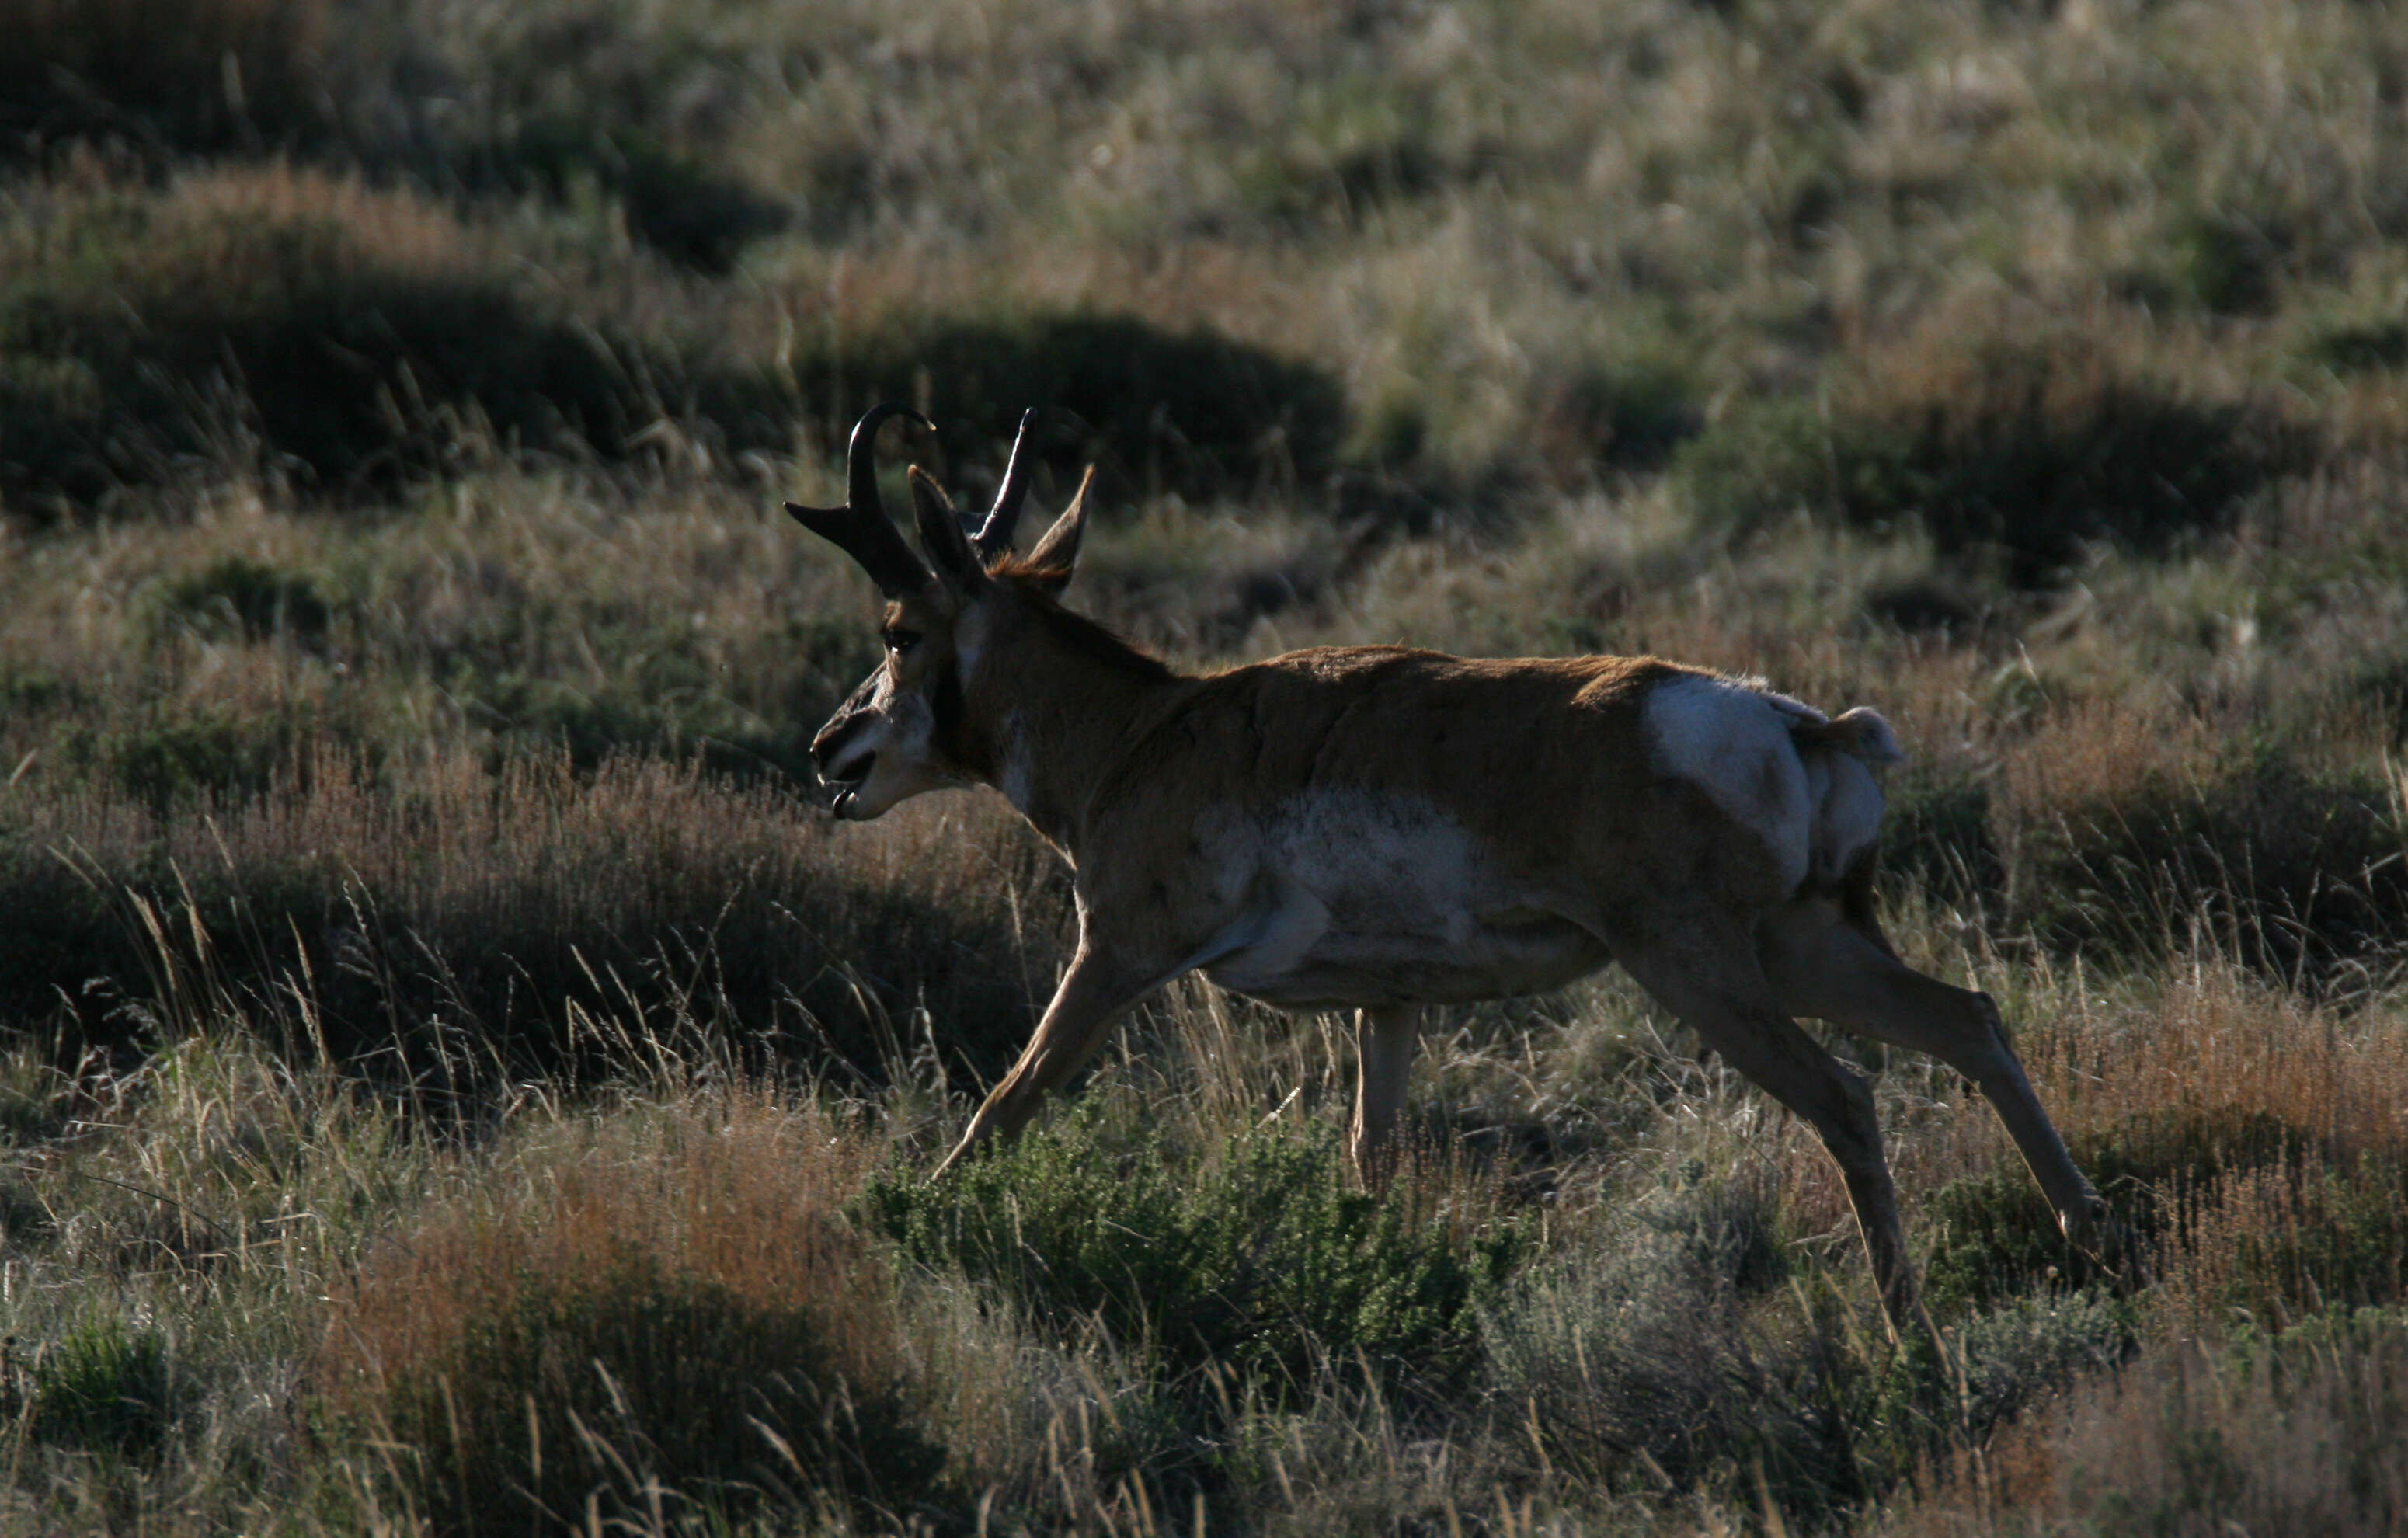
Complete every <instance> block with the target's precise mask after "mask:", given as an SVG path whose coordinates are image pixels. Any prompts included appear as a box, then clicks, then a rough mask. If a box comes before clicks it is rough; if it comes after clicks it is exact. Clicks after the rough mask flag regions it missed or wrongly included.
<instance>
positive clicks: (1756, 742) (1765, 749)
mask: <svg viewBox="0 0 2408 1538" xmlns="http://www.w3.org/2000/svg"><path fill="white" fill-rule="evenodd" d="M1800 717H1803V718H1805V719H1807V720H1810V721H1813V722H1820V721H1822V720H1823V719H1824V717H1823V715H1822V712H1818V711H1815V710H1813V708H1811V707H1809V706H1805V705H1801V704H1799V702H1798V701H1796V700H1794V699H1791V698H1788V697H1786V696H1783V695H1776V694H1773V693H1771V692H1770V691H1768V690H1763V689H1758V688H1755V687H1752V686H1750V685H1749V684H1748V683H1742V682H1740V681H1738V680H1734V679H1724V678H1713V677H1709V676H1707V675H1705V674H1701V673H1692V674H1688V675H1686V676H1684V677H1681V678H1675V679H1670V680H1668V681H1666V682H1665V683H1658V684H1656V686H1655V688H1653V689H1652V690H1650V691H1649V692H1648V695H1647V707H1646V722H1647V736H1648V745H1649V747H1650V749H1651V750H1652V751H1653V753H1654V755H1655V760H1656V768H1658V769H1661V770H1662V771H1663V772H1665V773H1667V774H1670V775H1671V776H1673V777H1674V778H1676V779H1681V780H1686V781H1687V782H1689V783H1691V784H1693V785H1695V786H1697V787H1698V788H1699V790H1702V791H1704V792H1705V793H1706V796H1707V798H1709V799H1711V800H1712V801H1713V803H1714V805H1716V806H1718V807H1720V808H1721V809H1722V810H1723V811H1724V812H1727V814H1728V815H1729V816H1730V817H1731V819H1732V820H1733V821H1735V822H1737V823H1738V824H1739V825H1740V826H1742V827H1745V828H1747V829H1749V830H1750V831H1752V832H1753V833H1755V834H1756V837H1758V838H1760V839H1762V840H1763V841H1764V842H1765V846H1766V847H1767V848H1769V849H1770V850H1771V852H1772V855H1773V858H1774V859H1775V860H1777V861H1779V862H1780V866H1781V875H1782V882H1783V884H1784V885H1785V886H1788V887H1792V888H1794V887H1796V886H1797V885H1798V884H1799V883H1800V882H1803V881H1804V880H1805V879H1806V871H1807V861H1808V848H1809V844H1810V841H1811V840H1810V819H1811V807H1812V802H1811V800H1810V798H1809V790H1808V785H1807V781H1806V769H1805V766H1804V764H1803V763H1801V762H1800V761H1799V754H1798V749H1797V747H1796V745H1795V744H1793V743H1792V742H1791V741H1790V740H1789V728H1790V726H1791V724H1792V722H1793V721H1795V720H1797V719H1799V718H1800Z"/></svg>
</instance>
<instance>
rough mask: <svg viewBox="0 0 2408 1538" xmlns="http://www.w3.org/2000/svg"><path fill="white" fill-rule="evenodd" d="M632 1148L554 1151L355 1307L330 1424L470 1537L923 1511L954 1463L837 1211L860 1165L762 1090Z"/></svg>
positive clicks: (433, 1218) (359, 1295)
mask: <svg viewBox="0 0 2408 1538" xmlns="http://www.w3.org/2000/svg"><path fill="white" fill-rule="evenodd" d="M615 1131H616V1135H615V1136H612V1135H610V1134H609V1133H608V1132H606V1133H605V1135H604V1137H603V1139H602V1140H601V1141H600V1142H599V1143H596V1142H595V1141H594V1140H592V1139H590V1138H584V1137H579V1136H577V1135H575V1134H570V1135H569V1136H568V1137H567V1138H566V1143H564V1145H562V1146H558V1147H554V1148H552V1149H549V1150H542V1151H535V1152H532V1153H531V1154H530V1156H529V1157H528V1160H527V1164H526V1167H525V1168H524V1170H523V1174H522V1175H521V1177H520V1179H519V1180H517V1181H504V1182H502V1183H500V1185H501V1188H500V1189H498V1190H495V1189H489V1190H488V1191H487V1192H485V1193H483V1194H482V1196H481V1198H480V1197H479V1196H469V1195H464V1197H463V1198H462V1199H460V1200H457V1201H455V1202H453V1203H450V1204H446V1205H442V1206H438V1207H437V1208H436V1209H435V1210H433V1211H431V1212H429V1213H427V1214H425V1215H423V1218H422V1219H421V1221H420V1222H419V1223H418V1225H417V1226H416V1228H415V1229H414V1230H413V1231H412V1232H411V1233H410V1234H409V1237H408V1238H407V1240H406V1241H401V1242H396V1243H394V1244H392V1245H390V1246H388V1247H385V1248H383V1249H381V1250H380V1251H379V1252H376V1253H373V1254H371V1255H370V1256H368V1257H367V1258H365V1259H364V1260H363V1262H362V1263H361V1265H360V1267H359V1269H358V1270H357V1272H354V1273H353V1274H352V1275H351V1276H350V1277H348V1278H346V1279H345V1280H344V1281H343V1282H342V1283H340V1284H339V1285H338V1286H337V1288H336V1292H335V1297H334V1300H333V1303H332V1311H331V1315H330V1321H329V1324H328V1327H327V1332H326V1336H325V1340H324V1344H323V1346H322V1350H321V1352H320V1356H319V1360H318V1363H317V1366H316V1368H315V1372H316V1373H317V1374H318V1379H319V1382H320V1383H321V1385H322V1391H323V1393H324V1394H325V1396H326V1401H327V1412H328V1414H329V1416H331V1417H332V1419H331V1421H330V1423H329V1424H330V1427H332V1428H340V1429H341V1430H340V1432H339V1433H337V1434H347V1435H348V1434H357V1435H360V1436H366V1437H369V1438H373V1439H374V1440H375V1441H376V1442H378V1443H380V1444H384V1445H389V1446H391V1447H392V1448H393V1449H394V1451H393V1452H392V1454H391V1464H390V1468H391V1472H392V1474H393V1477H394V1480H395V1481H396V1482H397V1484H398V1485H399V1487H400V1488H403V1489H404V1490H406V1491H408V1492H409V1496H410V1498H411V1499H412V1501H413V1502H415V1503H416V1504H417V1506H418V1508H419V1509H421V1510H423V1511H424V1512H426V1513H427V1514H429V1515H430V1516H434V1517H435V1518H436V1519H437V1522H438V1524H439V1525H440V1526H442V1527H444V1528H446V1529H450V1530H453V1531H476V1532H488V1531H495V1532H497V1531H525V1530H526V1528H527V1527H528V1525H529V1524H530V1523H536V1524H538V1525H543V1526H570V1525H574V1524H576V1523H577V1522H579V1521H581V1520H582V1519H583V1517H584V1516H585V1514H586V1513H588V1512H589V1510H598V1511H602V1512H604V1513H606V1514H607V1513H626V1514H633V1515H638V1516H640V1515H641V1514H643V1513H645V1512H646V1511H647V1510H651V1511H653V1512H655V1513H657V1511H658V1509H659V1506H660V1503H661V1502H665V1501H666V1502H674V1503H675V1504H677V1505H678V1506H679V1507H680V1508H681V1509H702V1510H718V1511H724V1512H729V1513H733V1512H736V1511H738V1510H742V1509H745V1508H748V1507H751V1506H753V1505H755V1504H757V1503H759V1502H764V1501H767V1502H771V1503H772V1504H773V1505H774V1506H776V1507H779V1508H781V1509H785V1510H789V1511H800V1512H805V1513H809V1512H812V1511H814V1510H821V1509H826V1510H831V1511H833V1510H841V1509H845V1508H848V1507H858V1508H861V1509H865V1510H866V1509H875V1508H877V1507H880V1506H889V1507H891V1506H893V1505H895V1504H896V1503H899V1502H909V1501H910V1500H911V1499H913V1498H914V1497H916V1496H917V1495H918V1494H919V1493H920V1492H922V1491H923V1490H925V1488H927V1487H928V1485H929V1483H930V1481H932V1480H933V1479H934V1478H935V1476H936V1475H937V1473H938V1472H939V1469H940V1468H941V1466H942V1464H943V1461H944V1454H943V1451H942V1449H941V1448H940V1447H939V1446H937V1445H933V1444H931V1443H930V1442H928V1441H927V1440H926V1439H925V1437H923V1436H922V1435H921V1434H920V1432H919V1431H918V1430H915V1429H914V1424H913V1416H912V1408H911V1401H910V1394H911V1389H912V1386H911V1384H910V1374H909V1364H908V1358H907V1357H906V1355H905V1352H904V1348H903V1336H902V1334H901V1326H900V1324H899V1322H898V1320H897V1317H896V1313H895V1303H894V1299H893V1295H892V1292H891V1288H890V1286H889V1284H888V1282H887V1280H886V1278H885V1275H884V1273H883V1271H882V1268H881V1267H880V1266H879V1265H878V1263H877V1261H876V1259H875V1258H874V1257H873V1256H872V1255H871V1254H870V1253H869V1252H867V1250H865V1249H864V1248H863V1246H862V1244H861V1243H860V1241H859V1240H858V1239H857V1238H855V1237H854V1236H853V1233H852V1231H851V1230H850V1229H849V1228H848V1227H847V1226H846V1224H845V1223H844V1221H843V1219H842V1217H841V1215H840V1213H839V1208H840V1206H841V1205H842V1203H843V1201H844V1200H846V1198H847V1196H848V1195H849V1192H850V1189H851V1187H852V1186H853V1183H855V1182H856V1181H857V1180H858V1179H859V1177H860V1170H861V1165H862V1161H863V1154H864V1149H863V1146H862V1144H860V1143H858V1142H857V1141H855V1140H853V1139H850V1138H847V1137H845V1136H843V1135H841V1134H840V1133H839V1131H838V1129H837V1128H833V1127H831V1126H829V1125H828V1124H826V1123H824V1122H823V1121H821V1120H819V1119H817V1118H816V1117H813V1116H811V1115H809V1114H792V1113H788V1112H786V1111H784V1110H782V1109H781V1108H780V1107H778V1106H777V1105H776V1104H774V1103H773V1102H771V1101H768V1100H764V1099H761V1098H758V1097H756V1096H752V1095H747V1094H743V1093H740V1092H739V1093H736V1094H732V1095H730V1096H728V1097H726V1098H725V1099H724V1100H719V1101H718V1102H717V1103H711V1104H693V1105H690V1106H689V1107H688V1108H687V1109H686V1110H685V1113H684V1114H671V1115H668V1116H666V1117H663V1118H660V1119H658V1120H657V1121H656V1122H655V1123H654V1124H653V1125H652V1126H650V1127H640V1126H639V1127H637V1128H629V1127H626V1126H624V1125H623V1126H621V1127H620V1128H616V1129H615Z"/></svg>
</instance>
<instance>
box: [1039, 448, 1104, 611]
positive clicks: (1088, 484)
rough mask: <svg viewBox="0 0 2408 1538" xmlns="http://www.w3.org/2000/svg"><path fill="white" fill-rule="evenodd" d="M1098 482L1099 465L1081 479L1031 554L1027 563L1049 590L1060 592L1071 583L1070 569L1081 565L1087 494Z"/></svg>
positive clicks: (1085, 526)
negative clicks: (1080, 554) (1059, 514)
mask: <svg viewBox="0 0 2408 1538" xmlns="http://www.w3.org/2000/svg"><path fill="white" fill-rule="evenodd" d="M1095 483H1096V467H1094V466H1093V465H1090V466H1088V467H1087V473H1086V474H1084V475H1082V476H1081V477H1080V478H1079V495H1078V496H1073V497H1071V498H1070V505H1069V506H1068V507H1067V508H1064V509H1063V510H1062V516H1061V517H1059V518H1056V519H1054V526H1053V527H1052V528H1049V529H1047V530H1046V531H1045V538H1043V539H1039V540H1038V541H1037V548H1036V549H1035V550H1032V551H1030V552H1029V553H1028V564H1029V566H1030V567H1032V568H1035V574H1036V578H1037V581H1038V582H1039V584H1040V585H1041V586H1043V587H1044V589H1045V590H1046V591H1047V592H1049V593H1059V592H1061V591H1062V589H1064V588H1065V587H1068V585H1070V572H1071V570H1072V568H1075V567H1077V566H1078V564H1079V539H1080V537H1081V536H1082V535H1084V534H1085V533H1086V532H1087V493H1088V491H1089V490H1090V489H1092V488H1093V487H1094V485H1095Z"/></svg>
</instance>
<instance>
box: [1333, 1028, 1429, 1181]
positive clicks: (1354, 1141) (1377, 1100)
mask: <svg viewBox="0 0 2408 1538" xmlns="http://www.w3.org/2000/svg"><path fill="white" fill-rule="evenodd" d="M1420 1040H1421V1019H1420V1012H1419V1011H1418V1010H1415V1009H1413V1008H1412V1006H1410V1005H1394V1004H1391V1005H1383V1006H1382V1007H1380V1008H1377V1009H1362V1010H1356V1011H1355V1071H1356V1080H1355V1126H1354V1129H1353V1133H1352V1135H1351V1137H1350V1138H1349V1139H1348V1144H1347V1146H1348V1149H1349V1151H1350V1152H1351V1153H1352V1154H1353V1155H1354V1157H1355V1176H1356V1178H1358V1179H1360V1180H1361V1181H1362V1182H1363V1185H1364V1187H1365V1188H1366V1189H1368V1190H1373V1191H1377V1190H1381V1189H1383V1188H1384V1187H1385V1186H1387V1184H1388V1178H1389V1176H1391V1175H1393V1174H1394V1173H1395V1172H1396V1168H1397V1120H1398V1116H1399V1115H1400V1114H1402V1113H1403V1111H1404V1108H1405V1085H1406V1081H1407V1080H1408V1079H1410V1078H1411V1077H1412V1067H1413V1049H1414V1048H1415V1047H1416V1046H1418V1045H1419V1044H1420Z"/></svg>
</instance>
